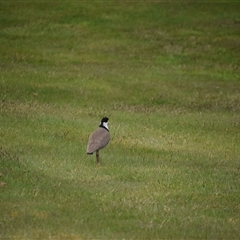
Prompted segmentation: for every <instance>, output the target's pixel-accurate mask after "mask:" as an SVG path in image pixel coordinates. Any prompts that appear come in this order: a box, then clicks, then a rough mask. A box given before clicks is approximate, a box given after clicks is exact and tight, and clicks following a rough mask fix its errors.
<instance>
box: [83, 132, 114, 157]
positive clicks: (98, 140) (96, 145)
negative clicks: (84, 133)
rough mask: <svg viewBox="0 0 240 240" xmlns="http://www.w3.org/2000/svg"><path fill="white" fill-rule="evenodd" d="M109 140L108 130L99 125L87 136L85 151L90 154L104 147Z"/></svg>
mask: <svg viewBox="0 0 240 240" xmlns="http://www.w3.org/2000/svg"><path fill="white" fill-rule="evenodd" d="M109 141H110V134H109V132H108V131H107V130H106V129H104V128H101V127H99V128H98V129H97V130H96V131H94V132H93V133H92V134H91V135H90V137H89V141H88V145H87V153H88V154H91V153H93V152H95V151H97V150H99V149H101V148H103V147H105V146H106V145H107V144H108V143H109Z"/></svg>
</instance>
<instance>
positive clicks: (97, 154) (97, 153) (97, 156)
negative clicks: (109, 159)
mask: <svg viewBox="0 0 240 240" xmlns="http://www.w3.org/2000/svg"><path fill="white" fill-rule="evenodd" d="M96 158H97V165H100V158H99V151H98V150H97V151H96Z"/></svg>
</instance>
